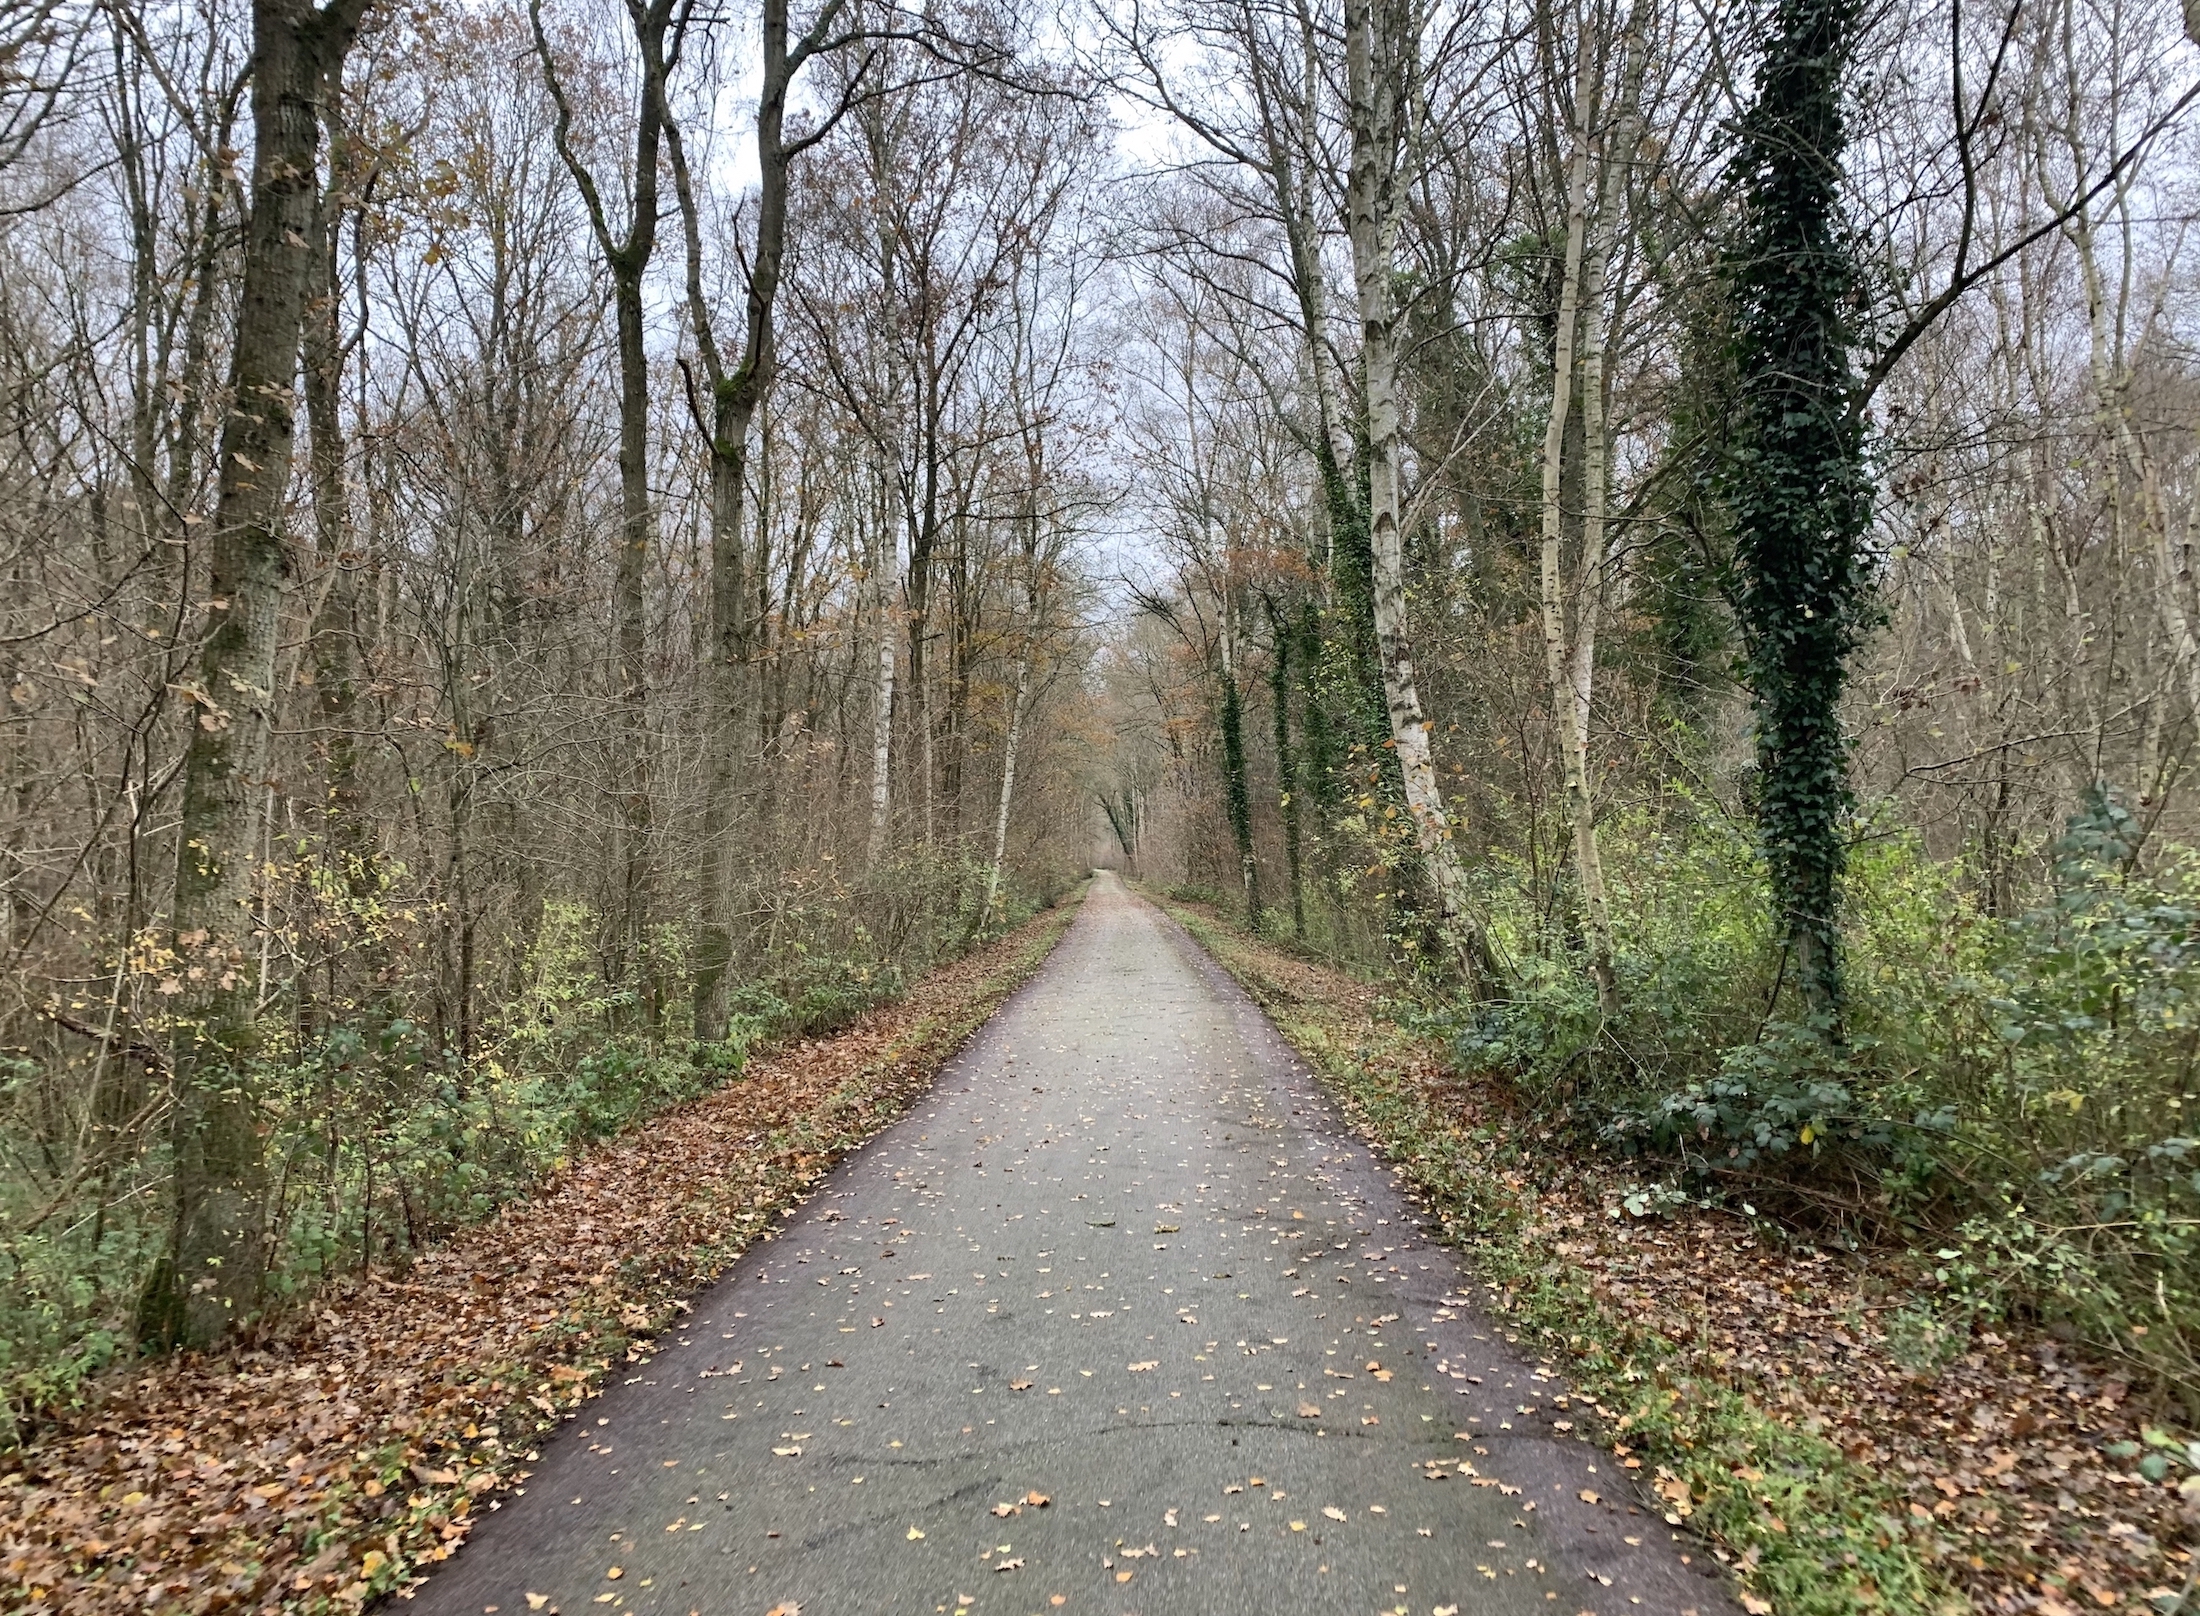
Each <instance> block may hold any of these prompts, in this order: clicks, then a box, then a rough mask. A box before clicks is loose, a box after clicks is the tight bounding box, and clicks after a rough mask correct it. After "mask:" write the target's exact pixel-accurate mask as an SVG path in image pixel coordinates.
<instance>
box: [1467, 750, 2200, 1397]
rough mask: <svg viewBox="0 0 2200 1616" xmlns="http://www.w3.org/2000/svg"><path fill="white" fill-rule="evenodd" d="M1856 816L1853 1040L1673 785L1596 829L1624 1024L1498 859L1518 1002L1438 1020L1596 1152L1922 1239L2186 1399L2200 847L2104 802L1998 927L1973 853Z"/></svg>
mask: <svg viewBox="0 0 2200 1616" xmlns="http://www.w3.org/2000/svg"><path fill="white" fill-rule="evenodd" d="M1858 829H1859V834H1858V836H1857V839H1856V845H1855V847H1854V850H1853V853H1852V857H1851V861H1850V872H1849V877H1848V884H1847V889H1846V917H1847V918H1846V927H1847V941H1848V950H1849V956H1848V957H1849V977H1848V981H1849V1004H1848V1010H1847V1020H1846V1025H1845V1027H1844V1028H1843V1029H1842V1037H1841V1038H1840V1039H1839V1040H1837V1041H1829V1040H1828V1039H1827V1038H1826V1037H1825V1036H1823V1034H1824V1032H1825V1029H1823V1028H1820V1027H1815V1026H1811V1025H1808V1024H1805V1023H1803V1022H1802V1021H1800V1020H1799V1019H1798V1008H1799V1007H1798V1005H1797V1000H1796V994H1795V984H1794V983H1793V981H1792V980H1791V976H1790V973H1789V972H1787V971H1786V970H1785V968H1784V964H1785V962H1783V961H1782V960H1781V959H1780V957H1779V955H1778V952H1777V950H1776V949H1775V948H1774V946H1773V940H1772V937H1771V935H1770V931H1769V927H1768V923H1767V919H1766V917H1767V915H1768V914H1769V913H1770V911H1771V907H1772V905H1771V903H1770V901H1769V895H1768V893H1767V891H1766V888H1765V876H1764V871H1763V866H1762V862H1761V860H1759V859H1758V858H1757V856H1756V853H1755V849H1754V846H1753V842H1752V838H1751V833H1750V830H1749V827H1747V826H1746V825H1743V824H1740V823H1737V822H1735V821H1733V820H1731V819H1729V818H1727V817H1726V816H1724V815H1722V814H1720V813H1719V812H1718V811H1717V810H1716V809H1715V808H1713V807H1711V806H1710V805H1708V804H1706V803H1704V802H1703V801H1702V800H1701V799H1699V798H1697V797H1695V796H1693V795H1690V794H1688V793H1684V792H1679V791H1676V792H1674V793H1673V794H1672V795H1671V796H1670V797H1669V798H1668V799H1667V800H1666V801H1665V802H1664V803H1663V804H1661V805H1660V811H1659V812H1657V813H1655V814H1653V813H1649V812H1643V813H1637V814H1634V815H1630V816H1617V817H1615V818H1614V819H1613V820H1612V821H1611V822H1609V823H1608V824H1607V825H1605V826H1604V827H1603V830H1602V847H1603V851H1604V854H1605V858H1606V861H1607V865H1608V877H1609V881H1610V885H1611V888H1612V909H1613V914H1614V926H1615V938H1614V942H1615V954H1616V957H1615V962H1614V963H1615V967H1616V970H1617V974H1618V977H1619V982H1620V1010H1619V1013H1618V1015H1617V1016H1616V1017H1614V1018H1611V1019H1609V1020H1607V1019H1605V1018H1604V1017H1603V1016H1602V1015H1601V1014H1600V1012H1599V1008H1598V1005H1597V1001H1596V996H1595V992H1594V990H1593V988H1592V986H1591V984H1590V981H1589V977H1588V974H1587V970H1586V962H1585V958H1584V955H1583V951H1582V948H1581V944H1580V941H1579V939H1578V938H1577V937H1574V936H1571V935H1569V934H1568V933H1567V932H1566V931H1565V930H1564V928H1563V926H1562V925H1559V924H1556V923H1555V922H1554V921H1553V920H1552V919H1551V918H1550V917H1549V916H1548V915H1547V914H1546V913H1545V912H1544V911H1543V910H1541V909H1538V908H1536V907H1534V906H1532V905H1531V904H1530V903H1529V902H1528V901H1527V897H1526V894H1527V893H1528V892H1529V890H1530V885H1529V883H1528V882H1526V881H1525V880H1521V879H1514V880H1511V881H1506V880H1504V879H1503V878H1502V875H1500V876H1499V877H1496V878H1493V880H1492V883H1491V885H1490V887H1489V889H1488V891H1489V894H1490V902H1491V906H1492V914H1493V925H1492V931H1493V935H1494V936H1495V937H1497V938H1498V940H1499V941H1500V943H1501V944H1502V946H1504V947H1505V948H1506V949H1507V951H1508V952H1509V953H1510V954H1511V955H1512V956H1513V957H1514V958H1515V960H1516V961H1517V962H1518V968H1517V971H1516V974H1515V978H1514V983H1513V987H1512V991H1511V993H1510V994H1509V996H1508V997H1507V998H1506V999H1505V1000H1504V1001H1503V1002H1501V1003H1497V1004H1494V1005H1488V1004H1474V1005H1450V1006H1445V1007H1441V1008H1439V1009H1438V1010H1437V1011H1435V1012H1434V1013H1433V1014H1434V1016H1435V1017H1436V1019H1439V1020H1442V1021H1444V1022H1445V1030H1446V1031H1447V1032H1449V1033H1450V1035H1451V1037H1452V1040H1453V1043H1454V1047H1455V1049H1456V1051H1457V1053H1458V1057H1459V1059H1460V1060H1461V1061H1462V1063H1464V1064H1466V1065H1469V1066H1476V1067H1482V1068H1487V1069H1496V1070H1502V1071H1504V1072H1505V1073H1506V1074H1508V1075H1509V1077H1510V1078H1511V1079H1512V1080H1514V1081H1515V1082H1517V1083H1518V1084H1519V1085H1520V1087H1521V1089H1522V1091H1523V1092H1524V1094H1525V1095H1526V1096H1527V1097H1529V1099H1530V1100H1531V1101H1532V1102H1534V1103H1537V1104H1539V1105H1541V1106H1543V1107H1545V1108H1547V1109H1548V1110H1549V1111H1551V1112H1552V1113H1553V1114H1556V1115H1560V1116H1563V1117H1565V1118H1566V1119H1568V1120H1570V1121H1571V1122H1573V1123H1574V1124H1576V1125H1577V1126H1579V1127H1581V1128H1582V1129H1583V1130H1584V1131H1586V1132H1588V1133H1590V1134H1593V1135H1594V1136H1595V1137H1596V1138H1598V1139H1599V1140H1600V1141H1601V1142H1602V1143H1603V1144H1605V1145H1606V1146H1607V1147H1610V1148H1613V1149H1617V1150H1621V1151H1625V1152H1631V1153H1640V1154H1645V1155H1651V1156H1655V1157H1658V1158H1661V1159H1664V1160H1667V1161H1669V1162H1671V1163H1674V1164H1676V1165H1678V1166H1680V1167H1682V1168H1683V1169H1684V1170H1685V1171H1686V1172H1687V1173H1689V1174H1691V1175H1693V1177H1694V1179H1695V1181H1696V1182H1697V1183H1698V1184H1699V1185H1700V1186H1702V1188H1704V1189H1707V1190H1710V1191H1713V1192H1717V1191H1718V1190H1719V1188H1720V1187H1721V1186H1724V1187H1725V1188H1727V1189H1729V1190H1733V1191H1738V1192H1744V1193H1746V1194H1747V1195H1748V1196H1749V1197H1750V1198H1751V1200H1752V1201H1753V1202H1755V1203H1757V1204H1760V1205H1764V1206H1767V1207H1768V1208H1770V1209H1773V1210H1778V1211H1781V1212H1783V1213H1786V1214H1788V1215H1790V1216H1793V1217H1807V1218H1808V1219H1809V1220H1810V1221H1811V1222H1812V1223H1813V1224H1815V1225H1816V1226H1817V1227H1818V1228H1819V1230H1820V1232H1821V1233H1823V1232H1825V1225H1826V1224H1828V1223H1829V1222H1830V1223H1832V1224H1835V1225H1838V1226H1840V1234H1841V1237H1843V1238H1851V1239H1853V1238H1870V1239H1880V1240H1885V1239H1890V1238H1891V1239H1895V1240H1898V1241H1908V1242H1909V1243H1910V1244H1912V1245H1913V1246H1914V1248H1915V1249H1916V1250H1917V1251H1918V1252H1919V1257H1920V1265H1921V1267H1920V1271H1921V1273H1923V1274H1924V1275H1925V1277H1926V1280H1927V1283H1928V1286H1929V1287H1930V1288H1931V1289H1932V1290H1933V1291H1934V1293H1935V1299H1934V1301H1933V1303H1932V1305H1933V1306H1935V1307H1937V1308H1940V1309H1942V1310H1943V1311H1946V1310H1953V1311H1954V1312H1957V1313H1986V1314H1994V1315H2000V1314H2010V1313H2015V1314H2022V1315H2028V1316H2031V1317H2034V1318H2037V1319H2041V1320H2044V1321H2046V1322H2048V1323H2050V1324H2053V1325H2056V1326H2057V1327H2060V1328H2064V1329H2066V1330H2067V1331H2069V1332H2073V1333H2076V1334H2078V1335H2081V1336H2083V1337H2085V1338H2087V1339H2089V1340H2091V1341H2092V1342H2094V1343H2095V1344H2096V1345H2097V1346H2099V1347H2102V1348H2105V1349H2108V1350H2111V1351H2113V1352H2116V1353H2118V1354H2121V1355H2123V1356H2125V1357H2126V1358H2128V1359H2131V1360H2133V1361H2135V1362H2137V1363H2140V1364H2143V1365H2145V1366H2147V1367H2149V1368H2151V1369H2153V1370H2154V1371H2156V1372H2157V1373H2159V1374H2160V1375H2162V1376H2163V1377H2164V1378H2165V1379H2166V1380H2167V1381H2168V1382H2170V1383H2172V1384H2174V1385H2177V1386H2180V1387H2183V1388H2186V1389H2187V1391H2188V1394H2195V1389H2196V1388H2200V1360H2196V1358H2195V1345H2196V1343H2195V1330H2196V1329H2200V1274H2196V1271H2195V1259H2196V1257H2200V1250H2196V1241H2195V1233H2196V1231H2200V1117H2196V1118H2193V1119H2188V1118H2187V1117H2186V1116H2185V1114H2184V1113H2185V1112H2186V1111H2187V1110H2188V1109H2190V1108H2193V1107H2195V1106H2200V1092H2195V1089H2196V1085H2195V1083H2194V1075H2195V1074H2194V1066H2195V1061H2196V1059H2200V856H2196V855H2195V854H2193V853H2192V852H2190V851H2188V850H2184V849H2164V850H2159V851H2158V852H2157V853H2156V855H2155V856H2154V858H2153V860H2152V865H2151V868H2149V869H2146V870H2144V871H2142V870H2140V869H2139V868H2137V867H2136V860H2135V857H2134V854H2135V852H2136V849H2137V846H2138V836H2137V827H2136V825H2135V824H2134V822H2133V820H2132V818H2131V816H2130V814H2129V812H2128V811H2127V810H2125V809H2124V808H2123V807H2121V806H2120V805H2119V804H2118V803H2117V802H2116V801H2115V800H2114V799H2113V797H2111V796H2109V795H2106V794H2096V795H2095V796H2094V797H2093V798H2091V799H2090V800H2089V801H2088V802H2087V803H2086V805H2085V806H2084V808H2083V809H2082V811H2081V812H2080V813H2079V814H2078V815H2077V816H2076V817H2074V818H2073V820H2072V821H2071V823H2070V825H2069V827H2068V828H2067V830H2066V831H2065V833H2064V835H2063V836H2062V837H2061V838H2060V839H2059V840H2058V841H2057V842H2056V843H2055V844H2054V845H2053V846H2052V847H2050V848H2046V849H2042V850H2041V852H2042V854H2043V855H2044V856H2043V860H2042V868H2043V871H2044V879H2043V881H2042V885H2041V890H2040V893H2039V897H2038V901H2037V902H2036V903H2035V904H2034V905H2033V907H2031V908H2030V909H2029V910H2027V911H2025V912H2023V913H2021V914H2019V915H2017V916H2015V917H2012V918H1997V917H1994V916H1991V915H1988V914H1987V913H1985V912H1984V911H1983V910H1982V909H1981V907H1980V906H1979V904H1978V903H1977V901H1976V900H1975V898H1974V897H1973V895H1972V894H1973V891H1974V883H1973V881H1972V879H1971V874H1970V871H1969V869H1968V868H1967V867H1966V864H1965V862H1964V861H1963V860H1961V859H1935V858H1933V857H1931V856H1929V855H1928V853H1927V852H1926V850H1925V849H1924V847H1923V845H1922V842H1921V841H1920V839H1919V838H1918V836H1917V835H1916V834H1915V833H1914V832H1909V831H1904V830H1900V829H1896V828H1894V827H1893V826H1892V825H1891V823H1890V824H1880V823H1876V822H1872V821H1868V820H1867V821H1865V822H1863V823H1861V824H1860V825H1859V827H1858ZM1513 873H1514V874H1515V875H1517V873H1518V872H1513Z"/></svg>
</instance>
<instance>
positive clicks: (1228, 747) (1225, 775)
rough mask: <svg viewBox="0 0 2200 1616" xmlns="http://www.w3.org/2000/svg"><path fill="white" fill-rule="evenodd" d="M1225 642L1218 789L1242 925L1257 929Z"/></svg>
mask: <svg viewBox="0 0 2200 1616" xmlns="http://www.w3.org/2000/svg"><path fill="white" fill-rule="evenodd" d="M1231 650H1232V647H1231V645H1230V642H1229V641H1228V640H1227V639H1226V640H1225V641H1224V643H1223V657H1222V713H1221V723H1220V728H1221V730H1222V787H1223V795H1224V799H1225V802H1226V804H1227V806H1228V809H1229V813H1230V837H1231V840H1232V841H1233V842H1234V843H1235V844H1236V847H1237V857H1238V886H1239V889H1240V890H1241V891H1242V892H1243V893H1244V895H1245V923H1246V924H1247V925H1248V926H1251V927H1252V928H1253V929H1254V930H1255V931H1258V930H1259V929H1260V862H1259V860H1258V859H1256V858H1255V857H1254V856H1253V794H1252V790H1251V787H1250V786H1249V784H1248V783H1247V781H1246V778H1245V700H1244V697H1243V696H1241V695H1240V694H1239V693H1238V682H1237V666H1236V664H1237V658H1236V657H1235V656H1234V655H1232V654H1231Z"/></svg>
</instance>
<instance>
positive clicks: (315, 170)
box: [137, 0, 367, 1346]
mask: <svg viewBox="0 0 2200 1616" xmlns="http://www.w3.org/2000/svg"><path fill="white" fill-rule="evenodd" d="M366 3H367V0H332V3H331V4H330V5H329V6H327V7H326V8H321V9H317V8H315V7H314V6H313V5H311V4H310V3H309V0H254V5H253V8H252V34H253V37H252V68H251V73H252V123H253V164H252V207H251V216H250V218H249V219H248V220H247V222H246V225H245V240H244V266H243V286H242V290H241V293H240V297H239V304H238V311H237V336H236V344H235V347H234V349H233V351H232V360H231V364H232V370H231V377H232V381H231V397H230V406H229V413H228V415H227V417H226V418H225V419H224V421H223V423H222V438H221V463H220V470H219V477H220V481H219V489H218V493H217V495H216V501H215V509H214V522H213V529H214V532H213V556H212V564H211V567H210V569H209V574H208V598H207V602H206V604H207V608H208V613H209V616H210V618H211V620H212V623H213V628H212V630H211V632H210V633H209V634H208V635H207V639H206V644H205V648H204V650H203V651H202V653H201V655H200V660H199V675H198V682H197V685H196V688H195V690H194V698H195V705H196V709H197V710H196V713H195V715H194V716H195V717H196V719H197V722H196V724H195V725H194V726H193V728H192V732H191V742H190V748H189V752H188V754H187V756H186V758H185V762H184V772H183V809H182V823H181V826H180V837H179V841H180V845H181V853H180V856H179V857H178V859H177V864H176V891H175V912H174V924H175V942H176V949H177V953H178V954H179V956H180V957H181V960H182V963H183V964H184V965H185V967H186V973H185V974H186V980H187V981H189V982H190V983H191V987H190V989H189V997H188V999H187V1001H186V1002H185V1003H184V1005H183V1006H182V1007H181V1011H182V1013H181V1015H180V1016H179V1018H178V1024H179V1027H180V1028H181V1031H180V1033H179V1037H178V1047H177V1051H176V1061H175V1082H176V1097H175V1110H174V1112H173V1116H172V1121H171V1124H170V1128H171V1141H172V1147H173V1151H174V1160H173V1163H172V1167H171V1171H172V1173H173V1175H174V1176H173V1181H172V1182H173V1191H172V1194H173V1199H174V1207H175V1214H174V1223H173V1226H172V1229H171V1233H170V1238H169V1246H168V1250H167V1251H166V1252H165V1253H164V1254H163V1256H162V1257H161V1259H160V1261H159V1262H158V1263H156V1264H155V1266H154V1268H153V1271H152V1273H151V1275H150V1276H149V1277H148V1278H147V1281H146V1285H145V1289H144V1291H143V1293H142V1294H141V1296H140V1298H139V1308H138V1321H137V1329H138V1336H139V1338H140V1339H141V1340H142V1341H144V1342H145V1343H147V1344H148V1345H152V1346H176V1345H182V1344H198V1343H203V1342H206V1341H210V1340H212V1339H213V1338H214V1337H215V1336H216V1335H218V1334H220V1333H221V1332H222V1331H223V1330H224V1329H226V1328H227V1327H228V1326H229V1325H230V1324H231V1323H232V1322H234V1321H235V1320H236V1319H238V1318H240V1317H242V1316H243V1315H245V1314H246V1313H248V1312H249V1311H250V1310H251V1308H252V1306H253V1305H254V1303H255V1302H256V1301H257V1299H258V1296H259V1288H260V1282H261V1277H262V1272H263V1268H264V1264H265V1231H264V1229H263V1228H262V1226H261V1217H262V1212H263V1207H262V1201H263V1198H264V1187H265V1186H264V1162H263V1158H262V1154H261V1149H260V1138H259V1117H258V1107H257V1104H256V1102H255V1098H254V1095H253V1093H252V1090H251V1087H250V1077H249V1070H250V1068H249V1057H250V1054H251V1051H252V1048H253V1044H254V1042H255V1037H256V1032H257V1021H258V1015H257V1012H258V1008H259V1007H258V1005H257V1004H256V1003H255V1002H254V996H253V993H252V989H251V984H252V979H253V973H252V971H251V969H250V968H249V966H250V959H251V956H252V954H253V953H254V952H255V951H256V950H255V947H254V943H253V937H252V932H253V911H254V909H255V907H256V904H255V898H254V885H255V883H254V880H253V856H252V855H253V849H254V847H255V846H256V845H257V842H258V834H259V829H260V826H259V824H258V819H257V814H256V812H255V805H256V804H257V803H259V802H260V801H262V800H263V799H264V796H265V793H266V785H267V780H266V777H267V769H268V759H269V749H270V737H271V730H272V726H273V723H274V718H275V706H276V699H277V697H276V692H275V690H274V683H275V657H276V650H277V644H278V641H279V638H280V630H281V618H282V607H283V599H284V595H285V593H286V591H287V589H288V587H289V585H290V582H291V575H292V568H291V563H290V559H289V556H288V553H287V551H286V547H285V545H284V543H283V538H282V535H281V532H280V531H279V524H280V522H281V519H282V509H283V495H284V490H285V488H286V487H287V485H288V482H289V477H290V469H291V454H292V448H293V444H294V441H295V434H296V423H295V420H294V417H293V414H292V400H293V398H294V397H295V396H296V386H297V381H298V355H299V341H300V337H301V334H302V331H303V328H304V323H305V316H306V307H307V303H308V300H309V298H310V295H311V291H312V277H313V265H314V262H315V254H314V253H313V251H312V248H311V245H310V242H309V240H308V232H310V231H311V230H312V228H313V212H314V204H315V197H316V193H317V192H318V190H319V188H320V162H319V148H320V133H321V119H322V107H323V97H324V96H326V95H327V94H328V93H329V92H330V89H331V87H332V85H333V84H334V83H335V81H336V79H337V77H338V75H339V73H340V72H341V70H342V66H343V60H344V53H345V52H346V50H347V49H348V48H349V47H350V44H351V40H352V37H353V35H354V34H355V33H356V32H357V30H358V26H359V21H360V18H361V15H362V14H363V12H364V10H365V7H366Z"/></svg>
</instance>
